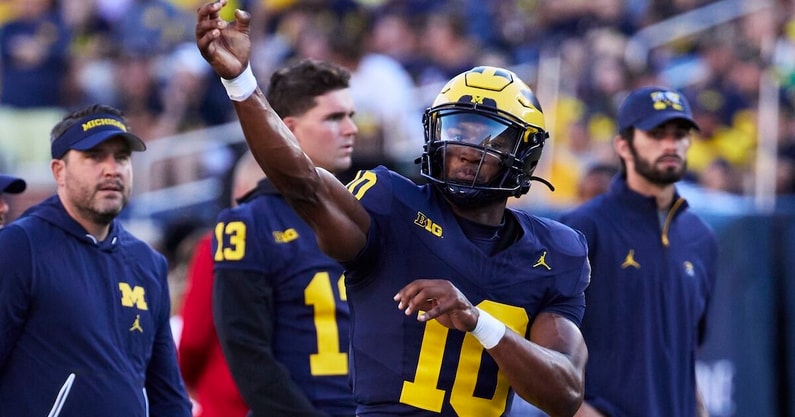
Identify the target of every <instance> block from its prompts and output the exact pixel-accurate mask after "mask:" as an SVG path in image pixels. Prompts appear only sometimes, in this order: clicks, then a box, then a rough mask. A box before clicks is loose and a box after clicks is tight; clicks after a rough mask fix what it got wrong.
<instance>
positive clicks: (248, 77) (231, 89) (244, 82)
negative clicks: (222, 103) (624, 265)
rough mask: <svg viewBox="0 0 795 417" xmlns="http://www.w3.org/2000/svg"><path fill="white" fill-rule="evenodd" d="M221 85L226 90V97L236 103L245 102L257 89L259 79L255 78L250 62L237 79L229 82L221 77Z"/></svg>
mask: <svg viewBox="0 0 795 417" xmlns="http://www.w3.org/2000/svg"><path fill="white" fill-rule="evenodd" d="M221 84H223V85H224V88H226V95H228V96H229V98H230V99H232V100H234V101H243V100H245V99H247V98H249V96H251V94H252V93H254V90H256V89H257V79H256V78H254V72H252V71H251V63H250V62H249V63H248V65H247V66H246V69H245V70H243V72H241V73H240V75H238V76H237V77H235V78H233V79H231V80H227V79H226V78H223V77H221Z"/></svg>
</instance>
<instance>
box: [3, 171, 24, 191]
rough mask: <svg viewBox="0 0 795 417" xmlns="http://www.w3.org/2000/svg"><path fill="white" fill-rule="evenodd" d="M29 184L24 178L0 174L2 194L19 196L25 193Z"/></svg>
mask: <svg viewBox="0 0 795 417" xmlns="http://www.w3.org/2000/svg"><path fill="white" fill-rule="evenodd" d="M27 186H28V184H27V183H25V180H23V179H22V178H17V177H12V176H10V175H3V174H0V194H2V193H9V194H19V193H21V192H23V191H25V188H27Z"/></svg>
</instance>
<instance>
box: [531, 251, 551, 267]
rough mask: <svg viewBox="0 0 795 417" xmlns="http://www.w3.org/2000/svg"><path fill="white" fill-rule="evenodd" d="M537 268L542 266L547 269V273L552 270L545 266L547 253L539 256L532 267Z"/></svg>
mask: <svg viewBox="0 0 795 417" xmlns="http://www.w3.org/2000/svg"><path fill="white" fill-rule="evenodd" d="M539 266H543V267H544V268H546V269H547V271H551V270H552V268H550V267H549V265H547V251H544V253H542V254H541V256H540V257H539V258H538V261H536V264H535V265H533V268H538V267H539Z"/></svg>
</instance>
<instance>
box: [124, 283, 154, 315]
mask: <svg viewBox="0 0 795 417" xmlns="http://www.w3.org/2000/svg"><path fill="white" fill-rule="evenodd" d="M119 291H121V305H123V306H125V307H135V308H137V309H138V310H149V306H147V305H146V291H144V287H139V286H137V285H136V286H135V287H131V286H130V284H128V283H126V282H120V283H119Z"/></svg>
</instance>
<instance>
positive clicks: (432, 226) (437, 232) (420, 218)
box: [414, 211, 442, 237]
mask: <svg viewBox="0 0 795 417" xmlns="http://www.w3.org/2000/svg"><path fill="white" fill-rule="evenodd" d="M414 224H416V225H417V226H419V227H422V228H423V229H425V230H427V231H429V232H431V233H432V234H433V235H434V236H436V237H442V226H439V225H438V224H436V223H434V222H433V221H432V220H431V219H429V218H428V216H426V215H424V214H422V212H419V211H418V212H417V218H416V219H414Z"/></svg>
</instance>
